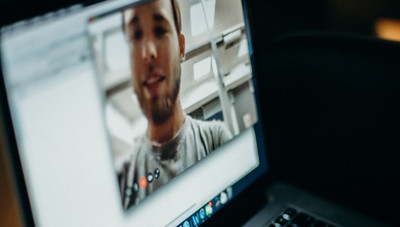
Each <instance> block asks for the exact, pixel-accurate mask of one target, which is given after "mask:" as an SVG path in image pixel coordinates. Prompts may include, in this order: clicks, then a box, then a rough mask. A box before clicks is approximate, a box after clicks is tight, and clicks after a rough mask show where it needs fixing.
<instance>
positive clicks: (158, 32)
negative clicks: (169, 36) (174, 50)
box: [154, 27, 167, 37]
mask: <svg viewBox="0 0 400 227" xmlns="http://www.w3.org/2000/svg"><path fill="white" fill-rule="evenodd" d="M166 32H167V30H165V29H164V28H163V27H156V28H155V29H154V34H155V35H156V36H157V37H161V36H163V35H164V34H165V33H166Z"/></svg>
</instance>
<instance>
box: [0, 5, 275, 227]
mask: <svg viewBox="0 0 400 227" xmlns="http://www.w3.org/2000/svg"><path fill="white" fill-rule="evenodd" d="M244 9H245V4H243V3H242V2H241V1H240V0H234V1H232V0H208V1H201V0H189V1H188V0H156V1H123V0H121V1H106V2H101V3H97V4H94V5H90V6H85V7H83V6H80V5H76V6H73V7H70V8H67V9H61V10H59V11H56V12H52V13H49V14H46V15H44V16H38V17H35V18H32V19H29V20H24V21H19V22H17V23H14V24H11V25H7V26H4V27H2V30H1V68H2V75H3V78H2V80H3V82H4V88H5V89H3V91H2V93H3V92H4V94H2V95H4V96H6V97H7V103H8V107H9V113H10V114H11V120H12V127H13V130H11V131H10V132H12V133H14V134H13V136H15V141H16V147H17V151H10V152H17V154H18V157H19V159H20V163H21V168H22V172H23V178H24V179H23V180H24V182H25V184H26V193H27V195H28V198H29V203H27V204H26V205H27V206H29V207H30V210H31V212H32V216H33V221H34V223H35V224H36V225H40V226H76V225H79V226H81V225H85V226H97V225H101V226H103V225H106V226H132V225H133V226H180V225H182V226H198V225H200V224H201V223H203V222H205V221H206V220H207V219H209V218H210V217H211V216H213V215H214V214H215V213H216V212H218V211H219V210H220V209H223V208H224V207H225V206H226V204H228V203H229V201H231V200H233V199H234V197H235V196H236V195H238V194H239V193H240V192H241V191H242V190H243V189H245V188H246V187H248V186H249V185H250V184H251V183H252V182H253V181H254V180H255V179H256V178H258V177H259V176H260V175H261V174H263V173H264V172H265V171H266V169H267V165H266V159H265V149H264V146H263V135H262V129H261V122H260V117H259V108H258V101H257V100H258V96H257V93H258V90H257V86H256V85H257V83H256V77H255V75H254V73H253V72H254V68H253V64H252V49H251V45H249V44H251V40H250V32H249V28H248V27H247V26H248V22H247V17H246V10H244ZM10 132H9V133H10Z"/></svg>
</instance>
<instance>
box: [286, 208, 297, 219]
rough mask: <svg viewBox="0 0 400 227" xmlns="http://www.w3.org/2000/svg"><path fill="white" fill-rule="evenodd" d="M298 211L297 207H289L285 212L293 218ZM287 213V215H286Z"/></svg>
mask: <svg viewBox="0 0 400 227" xmlns="http://www.w3.org/2000/svg"><path fill="white" fill-rule="evenodd" d="M296 213H297V211H296V210H295V209H293V208H287V209H286V210H285V211H284V212H283V214H286V215H287V216H289V217H290V219H291V218H293V216H294V215H295V214H296ZM286 215H285V216H286Z"/></svg>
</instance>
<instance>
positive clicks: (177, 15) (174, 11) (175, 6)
mask: <svg viewBox="0 0 400 227" xmlns="http://www.w3.org/2000/svg"><path fill="white" fill-rule="evenodd" d="M171 6H172V14H173V15H174V21H175V27H176V32H177V33H178V34H179V33H181V32H182V21H181V10H180V8H179V3H178V0H171Z"/></svg>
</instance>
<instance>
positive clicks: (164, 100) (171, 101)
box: [150, 78, 180, 125]
mask: <svg viewBox="0 0 400 227" xmlns="http://www.w3.org/2000/svg"><path fill="white" fill-rule="evenodd" d="M179 88H180V79H179V78H177V79H176V81H175V83H174V88H173V91H172V94H168V95H167V96H164V97H155V98H154V99H153V100H152V101H151V104H150V113H151V119H152V120H153V123H154V124H155V125H161V124H163V123H164V122H166V121H167V120H168V119H169V118H170V117H171V116H172V114H173V113H174V108H175V104H176V99H177V98H178V94H179Z"/></svg>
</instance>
